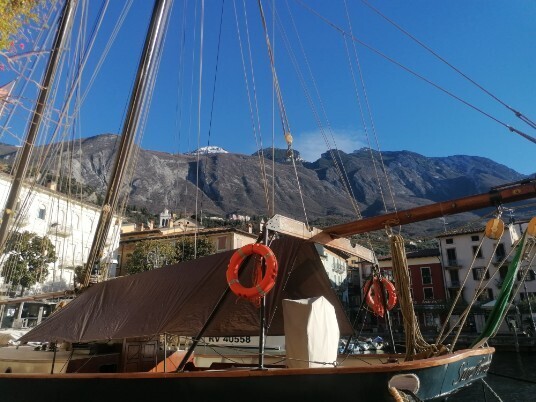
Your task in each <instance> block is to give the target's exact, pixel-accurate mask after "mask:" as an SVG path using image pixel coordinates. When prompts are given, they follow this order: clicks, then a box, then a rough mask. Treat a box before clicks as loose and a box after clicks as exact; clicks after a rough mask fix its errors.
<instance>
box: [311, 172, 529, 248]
mask: <svg viewBox="0 0 536 402" xmlns="http://www.w3.org/2000/svg"><path fill="white" fill-rule="evenodd" d="M535 197H536V179H529V180H524V181H522V182H521V183H516V184H512V185H506V186H502V187H500V188H496V189H492V190H491V191H490V192H488V193H483V194H478V195H472V196H468V197H463V198H457V199H454V200H450V201H444V202H438V203H435V204H430V205H424V206H421V207H416V208H411V209H407V210H405V211H398V212H393V213H390V214H385V215H381V216H375V217H372V218H365V219H361V220H358V221H353V222H349V223H343V224H340V225H335V226H331V227H328V228H326V229H324V230H323V231H322V234H324V235H326V234H328V235H331V236H340V237H346V236H351V235H354V234H359V233H365V232H370V231H373V230H379V229H385V227H393V226H398V225H406V224H408V223H414V222H420V221H425V220H428V219H433V218H439V217H442V216H446V215H453V214H459V213H461V212H467V211H474V210H477V209H482V208H486V207H492V206H497V205H501V204H507V203H510V202H516V201H521V200H526V199H529V198H535ZM313 240H314V237H313Z"/></svg>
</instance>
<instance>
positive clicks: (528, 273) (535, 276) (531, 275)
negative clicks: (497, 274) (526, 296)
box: [517, 269, 536, 281]
mask: <svg viewBox="0 0 536 402" xmlns="http://www.w3.org/2000/svg"><path fill="white" fill-rule="evenodd" d="M522 279H523V274H522V273H521V272H518V273H517V280H518V281H521V280H522ZM534 279H536V274H535V273H534V270H532V269H529V270H528V271H526V273H525V281H533V280H534Z"/></svg>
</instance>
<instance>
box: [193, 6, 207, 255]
mask: <svg viewBox="0 0 536 402" xmlns="http://www.w3.org/2000/svg"><path fill="white" fill-rule="evenodd" d="M200 19H201V26H200V28H199V31H200V35H199V81H198V94H197V153H196V154H197V155H196V169H195V175H196V176H195V219H196V220H197V221H198V222H199V216H198V200H199V158H200V152H199V148H200V147H201V95H202V91H201V90H202V85H203V45H204V41H203V39H204V34H205V0H201V16H200ZM202 220H203V217H202V216H201V221H202ZM195 226H196V228H195V232H194V259H196V258H197V233H198V231H199V225H195Z"/></svg>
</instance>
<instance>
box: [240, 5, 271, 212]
mask: <svg viewBox="0 0 536 402" xmlns="http://www.w3.org/2000/svg"><path fill="white" fill-rule="evenodd" d="M233 8H234V14H235V21H236V32H237V36H238V43H239V47H240V56H241V60H242V70H243V73H244V83H245V85H246V92H247V98H248V105H249V114H250V120H251V128H252V130H253V135H254V137H255V142H256V145H257V149H258V150H259V151H258V152H257V156H258V158H259V165H260V170H261V176H262V183H263V189H264V198H265V202H266V209H267V211H270V200H269V194H268V193H269V190H268V183H267V175H266V167H265V164H264V152H263V149H262V133H261V127H260V119H259V109H258V104H257V93H256V89H255V78H254V77H255V75H254V72H253V60H252V57H251V46H250V41H249V29H248V25H247V14H246V6H245V3H244V5H243V8H244V19H245V21H246V22H245V25H246V38H247V43H248V49H249V61H250V69H251V76H252V87H253V89H250V86H249V79H248V74H247V69H246V61H245V57H244V49H243V45H242V35H241V31H240V25H239V22H238V13H237V8H236V1H235V0H233ZM251 92H253V96H254V101H255V110H256V117H257V124H255V112H254V111H253V102H252V100H251Z"/></svg>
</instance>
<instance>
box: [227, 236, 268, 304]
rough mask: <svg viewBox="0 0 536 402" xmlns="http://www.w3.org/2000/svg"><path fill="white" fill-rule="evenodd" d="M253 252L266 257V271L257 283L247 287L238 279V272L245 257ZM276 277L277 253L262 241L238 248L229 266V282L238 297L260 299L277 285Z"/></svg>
mask: <svg viewBox="0 0 536 402" xmlns="http://www.w3.org/2000/svg"><path fill="white" fill-rule="evenodd" d="M252 254H256V255H258V256H260V257H261V258H264V261H265V263H266V272H265V273H264V276H263V277H262V279H261V280H260V281H259V282H258V283H257V284H255V285H254V286H253V287H251V288H246V287H244V286H242V285H241V284H240V281H239V280H238V272H240V266H241V265H242V263H243V262H244V259H245V258H246V257H247V256H248V255H252ZM276 277H277V259H276V258H275V254H274V253H273V251H272V250H271V249H270V247H268V246H265V245H264V244H260V243H254V244H247V245H245V246H244V247H241V248H239V249H238V250H236V251H235V253H234V254H233V255H232V257H231V260H230V261H229V266H228V267H227V283H228V284H229V287H230V288H231V291H232V292H233V293H234V294H235V295H237V296H238V297H243V298H245V299H249V300H256V299H259V298H261V297H263V296H264V295H266V294H267V293H268V292H269V291H270V290H272V288H273V287H274V285H275V279H276Z"/></svg>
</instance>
